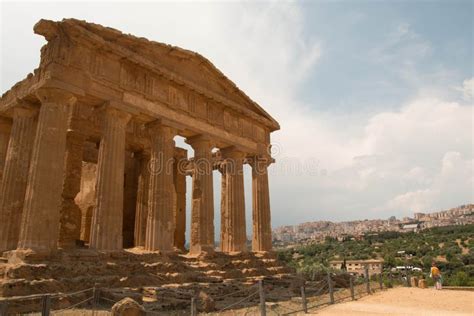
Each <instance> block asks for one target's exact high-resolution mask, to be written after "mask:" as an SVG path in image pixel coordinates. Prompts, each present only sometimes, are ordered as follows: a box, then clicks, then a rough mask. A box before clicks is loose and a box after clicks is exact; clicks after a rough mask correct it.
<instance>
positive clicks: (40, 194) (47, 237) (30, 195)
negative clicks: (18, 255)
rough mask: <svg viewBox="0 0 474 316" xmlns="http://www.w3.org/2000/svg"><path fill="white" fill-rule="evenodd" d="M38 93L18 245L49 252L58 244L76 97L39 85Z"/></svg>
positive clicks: (22, 247)
mask: <svg viewBox="0 0 474 316" xmlns="http://www.w3.org/2000/svg"><path fill="white" fill-rule="evenodd" d="M36 94H37V97H38V99H39V100H40V101H41V109H40V112H39V117H38V127H37V129H36V136H35V141H34V145H33V152H32V155H31V163H30V171H29V175H28V185H27V188H26V195H25V205H24V209H23V215H22V226H21V233H20V239H19V243H18V248H19V249H32V250H34V251H37V252H41V253H43V252H44V253H50V252H51V251H54V250H55V249H56V248H57V242H58V235H59V212H60V206H61V191H62V184H63V172H64V156H65V151H66V133H67V115H68V113H69V108H70V106H71V105H72V104H73V103H74V102H75V101H76V98H75V97H74V96H73V95H72V94H71V93H68V92H65V91H63V90H59V89H40V90H38V91H37V93H36Z"/></svg>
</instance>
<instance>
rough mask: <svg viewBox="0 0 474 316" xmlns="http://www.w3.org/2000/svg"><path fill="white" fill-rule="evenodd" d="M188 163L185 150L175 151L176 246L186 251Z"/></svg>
mask: <svg viewBox="0 0 474 316" xmlns="http://www.w3.org/2000/svg"><path fill="white" fill-rule="evenodd" d="M186 161H187V151H186V150H185V149H181V148H179V150H178V149H175V156H174V165H173V175H174V178H173V180H174V191H175V192H174V193H175V194H174V207H173V208H174V223H175V229H174V246H175V248H177V249H181V250H184V249H185V248H184V245H185V243H186V237H185V236H186V170H184V162H186Z"/></svg>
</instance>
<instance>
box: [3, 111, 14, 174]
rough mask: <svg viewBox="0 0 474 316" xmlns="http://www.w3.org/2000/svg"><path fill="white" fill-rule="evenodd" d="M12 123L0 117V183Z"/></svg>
mask: <svg viewBox="0 0 474 316" xmlns="http://www.w3.org/2000/svg"><path fill="white" fill-rule="evenodd" d="M11 127H12V123H11V121H10V120H9V119H7V118H5V117H0V181H2V176H3V168H4V166H5V159H6V157H7V149H8V142H9V140H10V131H11Z"/></svg>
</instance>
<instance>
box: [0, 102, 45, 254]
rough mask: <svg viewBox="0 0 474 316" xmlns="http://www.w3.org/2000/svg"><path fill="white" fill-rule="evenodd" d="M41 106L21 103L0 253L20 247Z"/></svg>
mask: <svg viewBox="0 0 474 316" xmlns="http://www.w3.org/2000/svg"><path fill="white" fill-rule="evenodd" d="M36 115H37V110H35V109H32V108H21V107H17V108H15V109H14V113H13V126H12V130H11V137H10V141H9V145H8V150H7V155H6V163H5V167H4V177H3V181H2V182H1V186H0V222H1V223H2V224H1V225H0V253H1V252H3V251H6V250H13V249H16V246H17V244H18V237H19V234H20V224H21V214H22V212H23V203H24V199H25V191H26V184H27V180H28V167H29V164H30V154H31V147H32V144H33V141H34V132H35V127H36V126H35V125H36V122H35V118H36Z"/></svg>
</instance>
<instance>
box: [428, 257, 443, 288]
mask: <svg viewBox="0 0 474 316" xmlns="http://www.w3.org/2000/svg"><path fill="white" fill-rule="evenodd" d="M430 278H432V279H433V280H434V281H435V289H436V290H441V271H439V269H438V267H437V266H436V262H435V261H433V262H432V263H431V270H430Z"/></svg>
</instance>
